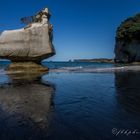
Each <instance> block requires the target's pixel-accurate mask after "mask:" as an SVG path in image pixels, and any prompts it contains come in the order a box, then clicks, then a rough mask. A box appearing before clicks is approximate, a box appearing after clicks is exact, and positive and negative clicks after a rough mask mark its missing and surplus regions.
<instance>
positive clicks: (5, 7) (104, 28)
mask: <svg viewBox="0 0 140 140" xmlns="http://www.w3.org/2000/svg"><path fill="white" fill-rule="evenodd" d="M44 7H49V9H50V11H51V13H52V17H51V23H52V24H53V26H54V41H53V42H54V46H55V49H56V55H55V56H53V57H52V58H51V59H49V60H57V61H62V60H69V59H78V58H104V57H106V58H113V57H114V52H113V51H114V45H115V31H116V28H117V26H119V24H120V23H121V21H123V20H124V19H126V18H127V17H129V16H133V15H135V14H136V13H138V12H140V1H139V0H1V1H0V31H2V30H8V29H14V28H20V27H23V26H24V25H23V24H21V23H20V18H21V17H25V16H30V15H33V14H34V13H36V12H38V11H39V10H41V9H42V8H44Z"/></svg>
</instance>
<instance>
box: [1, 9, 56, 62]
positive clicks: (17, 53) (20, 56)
mask: <svg viewBox="0 0 140 140" xmlns="http://www.w3.org/2000/svg"><path fill="white" fill-rule="evenodd" d="M40 13H41V16H40V18H39V19H37V18H36V20H35V21H34V20H33V22H32V23H30V24H28V25H27V27H25V28H23V29H18V30H10V31H4V32H2V33H1V35H0V58H6V59H10V60H11V61H13V62H21V61H22V62H26V61H33V62H40V61H41V60H43V59H45V58H48V57H50V56H52V55H54V54H55V51H54V47H53V45H52V25H51V24H50V23H49V22H48V20H49V17H50V13H49V12H48V9H47V8H45V9H44V10H42V11H41V12H40ZM36 17H39V15H36Z"/></svg>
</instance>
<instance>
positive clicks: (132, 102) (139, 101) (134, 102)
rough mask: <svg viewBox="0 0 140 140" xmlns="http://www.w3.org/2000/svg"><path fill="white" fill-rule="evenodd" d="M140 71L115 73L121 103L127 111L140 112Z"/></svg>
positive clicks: (118, 97)
mask: <svg viewBox="0 0 140 140" xmlns="http://www.w3.org/2000/svg"><path fill="white" fill-rule="evenodd" d="M139 76H140V73H139V72H125V73H115V87H116V92H117V100H118V102H119V104H120V105H121V106H122V107H123V108H124V109H125V110H126V111H127V112H133V113H137V114H140V85H139V84H140V77H139Z"/></svg>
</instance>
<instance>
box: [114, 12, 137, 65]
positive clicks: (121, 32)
mask: <svg viewBox="0 0 140 140" xmlns="http://www.w3.org/2000/svg"><path fill="white" fill-rule="evenodd" d="M139 61H140V14H137V15H136V16H134V17H130V18H128V19H126V20H125V21H124V22H122V23H121V25H120V26H119V27H118V29H117V33H116V45H115V62H122V63H130V62H139Z"/></svg>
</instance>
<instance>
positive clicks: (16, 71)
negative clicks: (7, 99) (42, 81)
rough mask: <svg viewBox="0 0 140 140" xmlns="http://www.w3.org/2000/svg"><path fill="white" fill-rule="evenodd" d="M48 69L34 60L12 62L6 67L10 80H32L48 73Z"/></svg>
mask: <svg viewBox="0 0 140 140" xmlns="http://www.w3.org/2000/svg"><path fill="white" fill-rule="evenodd" d="M48 71H49V69H48V68H46V67H43V66H42V65H40V64H36V63H34V62H13V63H11V64H10V65H9V67H8V68H7V69H6V73H7V74H8V75H9V76H10V77H11V79H12V80H21V79H22V80H26V81H32V80H34V79H37V77H38V78H39V77H41V76H42V75H44V74H46V73H48Z"/></svg>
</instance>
